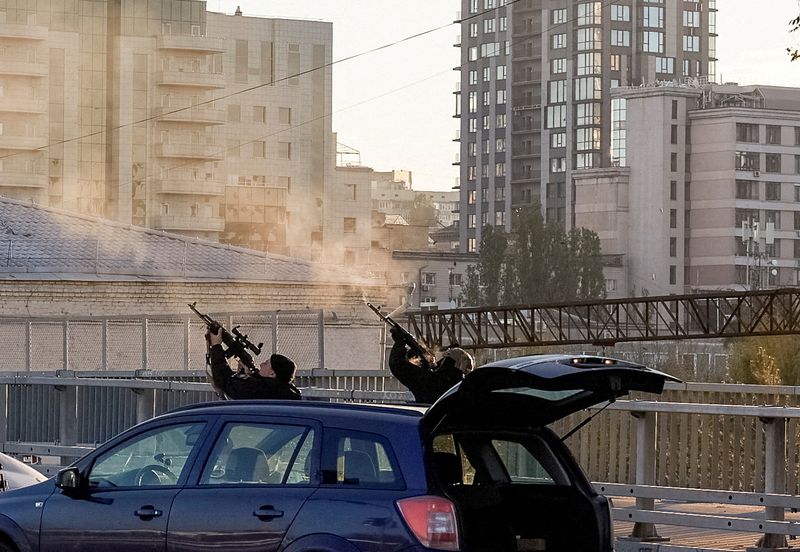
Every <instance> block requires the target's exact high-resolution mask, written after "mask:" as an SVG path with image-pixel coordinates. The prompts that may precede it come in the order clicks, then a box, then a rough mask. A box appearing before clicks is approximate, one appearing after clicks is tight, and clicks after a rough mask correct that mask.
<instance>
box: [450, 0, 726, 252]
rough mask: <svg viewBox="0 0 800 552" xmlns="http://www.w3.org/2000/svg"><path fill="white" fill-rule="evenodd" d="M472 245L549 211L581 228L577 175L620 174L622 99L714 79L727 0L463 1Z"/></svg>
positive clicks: (464, 168) (466, 211)
mask: <svg viewBox="0 0 800 552" xmlns="http://www.w3.org/2000/svg"><path fill="white" fill-rule="evenodd" d="M461 21H462V23H461V27H462V28H461V32H462V34H461V40H460V44H459V46H460V48H461V65H460V67H459V70H460V75H461V79H460V84H459V88H458V90H457V98H458V100H457V112H456V115H457V116H458V117H459V118H460V133H459V139H460V155H459V163H460V183H461V184H460V189H461V205H460V211H461V226H460V238H461V239H460V241H461V247H462V248H463V249H465V250H466V251H474V250H475V249H476V248H477V247H478V246H479V244H480V237H481V228H482V227H483V226H485V225H486V224H491V225H495V226H504V227H505V228H506V229H508V228H510V225H511V212H512V209H513V208H514V207H520V206H523V205H529V204H533V203H538V204H540V205H541V207H542V209H543V210H544V214H545V215H546V218H547V219H548V220H556V221H559V222H561V223H563V224H564V225H565V227H567V228H570V227H572V226H574V224H575V213H574V187H573V185H572V175H573V172H574V171H579V170H583V169H590V168H603V167H613V166H614V165H615V163H616V161H615V159H614V157H613V152H612V151H611V139H612V124H611V97H610V90H611V89H613V88H615V87H619V86H631V85H634V86H638V85H644V84H648V83H653V82H657V81H682V82H686V81H689V82H691V81H698V82H700V81H703V82H704V81H707V80H709V78H710V80H713V77H714V74H715V71H716V69H715V62H716V51H715V50H716V0H700V1H697V2H684V1H682V0H621V1H618V2H607V1H606V2H601V1H592V2H580V1H578V2H573V1H567V0H518V1H517V2H513V3H510V2H508V1H507V0H462V15H461Z"/></svg>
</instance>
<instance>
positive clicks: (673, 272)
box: [669, 265, 678, 286]
mask: <svg viewBox="0 0 800 552" xmlns="http://www.w3.org/2000/svg"><path fill="white" fill-rule="evenodd" d="M677 281H678V267H676V266H675V265H669V285H671V286H674V285H675V284H676V283H677Z"/></svg>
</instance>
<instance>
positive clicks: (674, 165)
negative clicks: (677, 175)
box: [669, 151, 678, 172]
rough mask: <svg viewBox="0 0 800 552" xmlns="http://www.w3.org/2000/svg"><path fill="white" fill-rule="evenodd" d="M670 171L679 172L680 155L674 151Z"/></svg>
mask: <svg viewBox="0 0 800 552" xmlns="http://www.w3.org/2000/svg"><path fill="white" fill-rule="evenodd" d="M669 170H670V171H672V172H678V154H677V153H675V152H674V151H673V152H672V153H670V154H669Z"/></svg>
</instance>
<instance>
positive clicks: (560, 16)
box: [550, 8, 567, 25]
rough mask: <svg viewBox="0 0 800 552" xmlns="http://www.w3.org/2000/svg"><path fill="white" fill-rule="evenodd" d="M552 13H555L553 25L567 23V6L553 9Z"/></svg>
mask: <svg viewBox="0 0 800 552" xmlns="http://www.w3.org/2000/svg"><path fill="white" fill-rule="evenodd" d="M550 13H552V15H553V20H552V21H553V25H561V24H562V23H566V22H567V10H566V8H562V9H560V10H553V11H552V12H550Z"/></svg>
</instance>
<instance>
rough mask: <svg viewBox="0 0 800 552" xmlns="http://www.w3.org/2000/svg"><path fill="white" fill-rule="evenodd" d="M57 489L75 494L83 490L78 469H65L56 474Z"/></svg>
mask: <svg viewBox="0 0 800 552" xmlns="http://www.w3.org/2000/svg"><path fill="white" fill-rule="evenodd" d="M56 487H58V488H59V489H62V490H63V491H66V492H75V491H78V490H80V488H81V472H80V470H79V469H78V468H76V467H74V466H73V467H71V468H64V469H63V470H61V471H59V472H58V473H57V474H56Z"/></svg>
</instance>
